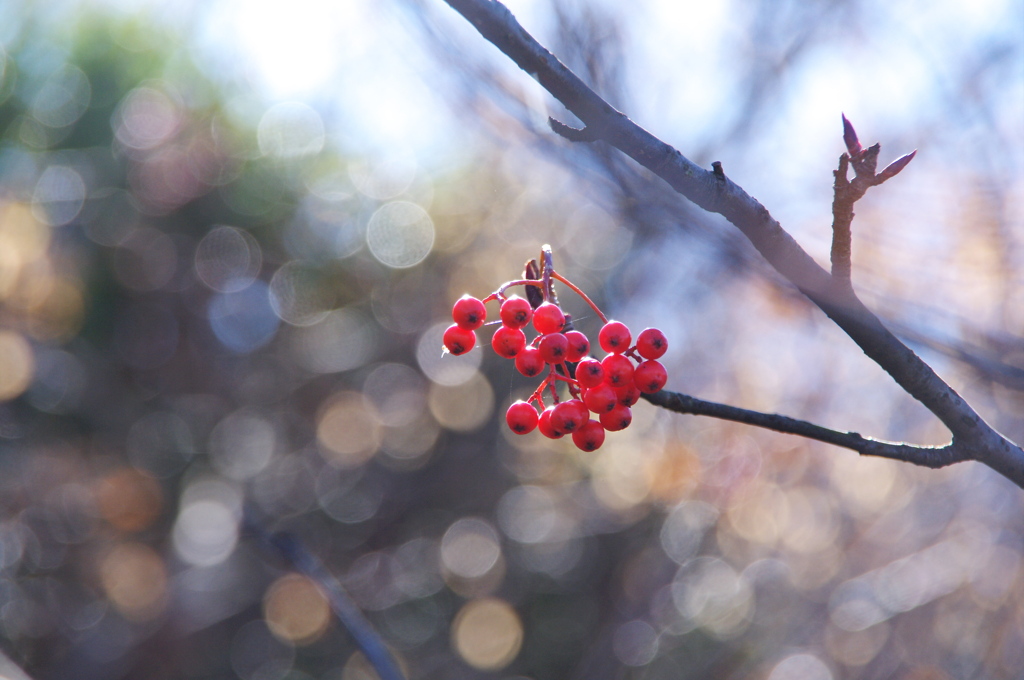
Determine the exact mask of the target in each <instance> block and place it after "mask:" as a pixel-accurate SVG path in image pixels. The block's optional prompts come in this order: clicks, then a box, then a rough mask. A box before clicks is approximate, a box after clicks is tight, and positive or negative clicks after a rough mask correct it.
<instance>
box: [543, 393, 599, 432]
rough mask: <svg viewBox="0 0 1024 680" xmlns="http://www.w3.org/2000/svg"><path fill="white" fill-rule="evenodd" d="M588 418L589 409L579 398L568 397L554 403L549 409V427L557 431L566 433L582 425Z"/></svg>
mask: <svg viewBox="0 0 1024 680" xmlns="http://www.w3.org/2000/svg"><path fill="white" fill-rule="evenodd" d="M589 418H590V411H588V410H587V407H586V406H585V405H584V404H583V402H582V401H580V400H579V399H570V400H569V401H563V402H562V403H560V404H555V408H554V409H553V410H552V411H551V427H553V428H554V429H555V430H557V431H558V432H562V433H563V434H568V433H570V432H575V431H576V430H578V429H580V428H581V427H583V426H584V425H585V424H586V422H587V420H588V419H589Z"/></svg>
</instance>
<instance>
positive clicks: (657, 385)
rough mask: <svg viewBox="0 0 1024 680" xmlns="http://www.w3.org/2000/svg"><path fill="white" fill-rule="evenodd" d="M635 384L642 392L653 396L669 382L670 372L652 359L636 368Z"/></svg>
mask: <svg viewBox="0 0 1024 680" xmlns="http://www.w3.org/2000/svg"><path fill="white" fill-rule="evenodd" d="M633 382H634V383H635V384H636V386H637V388H638V389H639V390H640V391H641V392H643V393H645V394H653V393H654V392H657V391H658V390H660V389H661V388H662V387H664V386H665V383H666V382H668V372H666V371H665V367H664V366H662V365H661V364H660V363H659V362H657V361H655V360H654V359H651V360H650V361H645V362H643V363H642V364H640V365H639V366H637V367H636V370H634V371H633Z"/></svg>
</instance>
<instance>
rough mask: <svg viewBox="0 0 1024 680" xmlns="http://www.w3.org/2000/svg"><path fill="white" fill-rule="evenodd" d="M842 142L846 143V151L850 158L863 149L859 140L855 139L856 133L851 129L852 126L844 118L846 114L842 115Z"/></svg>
mask: <svg viewBox="0 0 1024 680" xmlns="http://www.w3.org/2000/svg"><path fill="white" fill-rule="evenodd" d="M843 141H844V142H845V143H846V150H847V151H849V152H850V156H851V157H853V156H856V155H857V154H859V153H860V152H861V151H863V147H862V146H861V145H860V140H859V139H857V132H856V130H854V129H853V125H852V124H851V123H850V121H849V120H847V118H846V114H845V113H844V114H843Z"/></svg>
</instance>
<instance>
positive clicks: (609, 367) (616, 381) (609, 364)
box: [601, 354, 633, 387]
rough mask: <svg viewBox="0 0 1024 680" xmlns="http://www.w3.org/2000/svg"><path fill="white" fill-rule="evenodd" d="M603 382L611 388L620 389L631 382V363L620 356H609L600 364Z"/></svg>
mask: <svg viewBox="0 0 1024 680" xmlns="http://www.w3.org/2000/svg"><path fill="white" fill-rule="evenodd" d="M601 367H602V368H604V380H605V382H607V383H608V384H609V385H611V386H612V387H621V386H623V385H629V384H632V382H633V363H632V362H631V361H630V360H629V359H627V358H626V357H624V356H622V355H621V354H609V355H608V356H606V357H605V358H604V360H603V361H602V362H601Z"/></svg>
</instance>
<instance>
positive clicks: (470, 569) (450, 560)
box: [441, 517, 501, 578]
mask: <svg viewBox="0 0 1024 680" xmlns="http://www.w3.org/2000/svg"><path fill="white" fill-rule="evenodd" d="M499 558H501V543H500V541H499V538H498V532H497V531H495V530H494V527H492V526H491V525H490V524H488V523H487V522H485V521H484V520H482V519H477V518H475V517H466V518H463V519H460V520H458V521H456V522H455V523H454V524H452V525H451V526H450V527H448V531H446V532H445V534H444V538H442V539H441V563H442V564H443V565H444V567H445V569H447V570H448V571H449V572H451V573H452V574H454V575H456V576H459V577H461V578H481V577H483V576H486V575H487V573H488V572H489V571H490V570H491V569H493V568H494V566H495V565H496V564H497V563H498V560H499Z"/></svg>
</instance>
